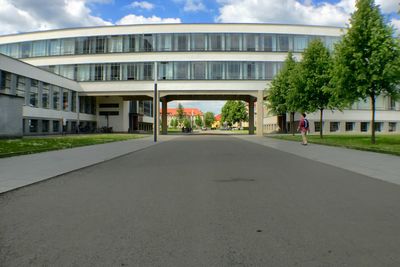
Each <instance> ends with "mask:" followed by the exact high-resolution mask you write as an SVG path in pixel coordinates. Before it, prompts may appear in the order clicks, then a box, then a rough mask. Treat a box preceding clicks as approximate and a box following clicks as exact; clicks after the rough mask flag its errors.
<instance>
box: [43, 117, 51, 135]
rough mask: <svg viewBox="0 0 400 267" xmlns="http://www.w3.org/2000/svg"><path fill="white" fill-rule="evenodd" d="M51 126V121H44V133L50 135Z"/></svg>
mask: <svg viewBox="0 0 400 267" xmlns="http://www.w3.org/2000/svg"><path fill="white" fill-rule="evenodd" d="M49 125H50V121H48V120H42V132H43V133H48V132H49Z"/></svg>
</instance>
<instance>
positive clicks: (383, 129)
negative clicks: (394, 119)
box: [382, 121, 389, 133]
mask: <svg viewBox="0 0 400 267" xmlns="http://www.w3.org/2000/svg"><path fill="white" fill-rule="evenodd" d="M382 132H383V133H388V132H389V122H388V121H385V122H383V127H382Z"/></svg>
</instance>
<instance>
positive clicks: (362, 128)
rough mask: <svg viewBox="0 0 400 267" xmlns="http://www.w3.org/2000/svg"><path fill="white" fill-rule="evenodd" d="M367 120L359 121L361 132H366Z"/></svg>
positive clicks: (367, 127)
mask: <svg viewBox="0 0 400 267" xmlns="http://www.w3.org/2000/svg"><path fill="white" fill-rule="evenodd" d="M368 130H369V122H361V132H368Z"/></svg>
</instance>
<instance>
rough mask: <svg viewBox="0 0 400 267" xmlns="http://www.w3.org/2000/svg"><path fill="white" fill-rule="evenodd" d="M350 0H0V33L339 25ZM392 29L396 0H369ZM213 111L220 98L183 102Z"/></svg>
mask: <svg viewBox="0 0 400 267" xmlns="http://www.w3.org/2000/svg"><path fill="white" fill-rule="evenodd" d="M355 1H356V0H215V1H211V0H0V35H2V34H10V33H19V32H29V31H38V30H49V29H60V28H68V27H85V26H101V25H119V24H143V23H228V22H236V23H287V24H308V25H328V26H345V25H346V24H347V23H348V20H349V17H350V14H351V13H352V12H354V9H355ZM375 2H376V3H377V4H379V5H380V6H381V10H382V13H383V14H384V15H385V16H386V18H387V20H388V22H389V23H391V24H392V25H393V26H394V27H395V29H396V30H397V32H399V29H400V17H399V15H398V11H399V9H400V6H399V3H400V0H375ZM184 105H185V106H186V107H193V106H197V107H200V108H202V110H203V111H208V110H210V111H213V112H214V113H219V110H220V107H221V106H222V103H221V102H213V103H208V104H207V103H206V102H195V103H194V102H184Z"/></svg>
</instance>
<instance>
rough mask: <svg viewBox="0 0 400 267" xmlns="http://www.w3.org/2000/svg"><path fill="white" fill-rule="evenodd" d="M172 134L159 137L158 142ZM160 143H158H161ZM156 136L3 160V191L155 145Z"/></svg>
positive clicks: (0, 180)
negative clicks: (154, 137) (154, 138)
mask: <svg viewBox="0 0 400 267" xmlns="http://www.w3.org/2000/svg"><path fill="white" fill-rule="evenodd" d="M172 138H175V137H172V136H160V138H159V142H158V143H162V142H164V141H167V140H170V139H172ZM158 143H157V144H158ZM155 144H156V143H154V141H153V137H145V138H140V139H133V140H128V141H122V142H112V143H107V144H100V145H93V146H84V147H77V148H71V149H65V150H57V151H49V152H44V153H37V154H31V155H23V156H17V157H10V158H2V159H0V170H1V171H0V193H3V192H7V191H10V190H13V189H16V188H19V187H22V186H26V185H30V184H33V183H36V182H39V181H43V180H46V179H48V178H51V177H54V176H57V175H61V174H64V173H67V172H71V171H74V170H77V169H80V168H84V167H87V166H90V165H93V164H97V163H100V162H104V161H107V160H110V159H113V158H116V157H119V156H122V155H125V154H128V153H131V152H135V151H138V150H141V149H144V148H147V147H149V146H152V145H155Z"/></svg>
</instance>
